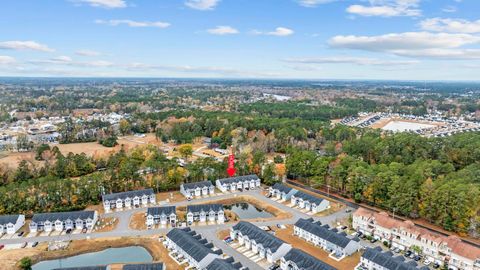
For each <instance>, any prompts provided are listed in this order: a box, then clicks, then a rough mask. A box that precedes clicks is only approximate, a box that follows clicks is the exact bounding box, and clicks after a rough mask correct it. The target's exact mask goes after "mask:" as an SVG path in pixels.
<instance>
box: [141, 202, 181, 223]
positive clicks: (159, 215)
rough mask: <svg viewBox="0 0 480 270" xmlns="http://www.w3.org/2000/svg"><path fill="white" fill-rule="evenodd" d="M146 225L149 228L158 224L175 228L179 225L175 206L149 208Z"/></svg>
mask: <svg viewBox="0 0 480 270" xmlns="http://www.w3.org/2000/svg"><path fill="white" fill-rule="evenodd" d="M145 223H146V224H147V228H151V227H153V226H154V225H157V224H160V225H162V226H165V225H167V224H169V225H171V226H175V225H176V224H177V209H176V207H175V206H162V207H149V208H148V209H147V216H146V221H145Z"/></svg>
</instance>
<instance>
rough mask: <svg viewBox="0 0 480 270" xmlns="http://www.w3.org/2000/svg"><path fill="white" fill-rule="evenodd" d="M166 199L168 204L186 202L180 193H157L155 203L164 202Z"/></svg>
mask: <svg viewBox="0 0 480 270" xmlns="http://www.w3.org/2000/svg"><path fill="white" fill-rule="evenodd" d="M167 199H168V201H169V202H170V203H175V202H181V201H185V200H186V198H185V196H183V195H182V193H180V191H171V192H162V193H157V202H161V201H166V200H167Z"/></svg>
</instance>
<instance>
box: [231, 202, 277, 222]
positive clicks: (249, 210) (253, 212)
mask: <svg viewBox="0 0 480 270" xmlns="http://www.w3.org/2000/svg"><path fill="white" fill-rule="evenodd" d="M225 209H228V210H232V212H234V213H235V214H237V216H238V217H239V218H240V219H254V218H269V217H273V215H272V214H271V213H269V212H267V211H264V210H262V209H259V208H257V207H255V206H254V205H251V204H249V203H236V204H231V205H225Z"/></svg>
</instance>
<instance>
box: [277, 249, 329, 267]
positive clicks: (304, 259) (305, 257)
mask: <svg viewBox="0 0 480 270" xmlns="http://www.w3.org/2000/svg"><path fill="white" fill-rule="evenodd" d="M280 269H282V270H303V269H308V270H337V268H335V267H333V266H331V265H329V264H327V263H325V262H323V261H321V260H319V259H317V258H315V257H313V256H312V255H310V254H307V253H305V252H303V251H301V250H299V249H296V248H292V249H291V250H290V251H289V252H288V253H287V254H285V256H283V257H282V258H281V260H280Z"/></svg>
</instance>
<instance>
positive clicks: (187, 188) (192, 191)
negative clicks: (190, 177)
mask: <svg viewBox="0 0 480 270" xmlns="http://www.w3.org/2000/svg"><path fill="white" fill-rule="evenodd" d="M180 193H182V194H183V195H184V196H185V197H187V198H194V197H197V198H198V197H202V196H208V195H213V194H215V186H214V185H213V184H212V182H210V181H203V182H195V183H186V184H182V185H181V186H180Z"/></svg>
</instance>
